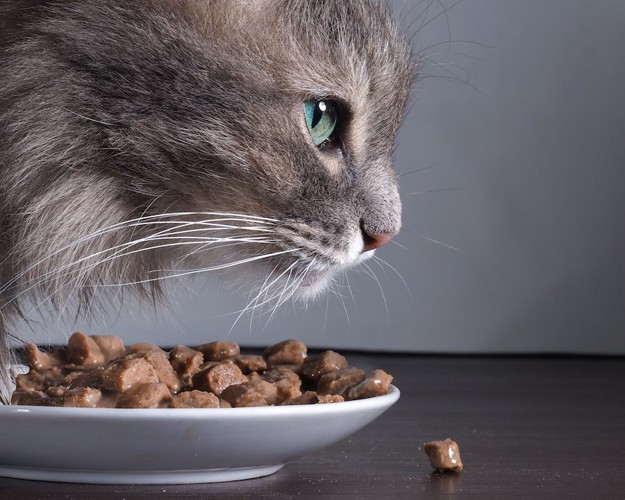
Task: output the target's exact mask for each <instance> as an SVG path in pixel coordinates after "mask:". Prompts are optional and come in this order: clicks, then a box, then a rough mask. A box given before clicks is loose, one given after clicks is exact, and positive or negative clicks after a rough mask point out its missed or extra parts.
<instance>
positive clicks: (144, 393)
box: [117, 382, 172, 408]
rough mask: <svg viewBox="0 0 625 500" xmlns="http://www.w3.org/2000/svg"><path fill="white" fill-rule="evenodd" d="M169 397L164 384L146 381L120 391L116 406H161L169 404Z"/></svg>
mask: <svg viewBox="0 0 625 500" xmlns="http://www.w3.org/2000/svg"><path fill="white" fill-rule="evenodd" d="M171 399H172V397H171V393H170V392H169V389H167V386H166V385H165V384H159V383H158V382H148V383H147V384H141V385H136V386H134V387H132V388H131V389H128V390H127V391H126V392H124V393H122V395H121V396H120V397H119V400H118V401H117V408H163V407H165V406H168V405H169V403H170V402H171Z"/></svg>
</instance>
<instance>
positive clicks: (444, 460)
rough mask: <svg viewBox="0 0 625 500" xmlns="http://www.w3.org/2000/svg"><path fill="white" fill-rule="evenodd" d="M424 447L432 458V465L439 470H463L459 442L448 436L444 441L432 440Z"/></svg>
mask: <svg viewBox="0 0 625 500" xmlns="http://www.w3.org/2000/svg"><path fill="white" fill-rule="evenodd" d="M423 449H424V450H425V453H427V456H428V458H429V459H430V464H431V465H432V467H433V468H434V469H436V470H439V471H461V470H462V468H463V465H462V460H461V459H460V448H459V447H458V443H456V442H455V441H453V440H451V439H449V438H447V439H445V440H444V441H430V442H429V443H425V445H424V447H423Z"/></svg>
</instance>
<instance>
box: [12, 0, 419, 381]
mask: <svg viewBox="0 0 625 500" xmlns="http://www.w3.org/2000/svg"><path fill="white" fill-rule="evenodd" d="M415 67H416V64H415V58H414V57H413V55H412V54H411V50H410V47H409V44H408V43H407V42H406V40H405V38H404V37H403V36H402V35H401V34H400V32H399V30H398V28H397V26H396V25H395V23H394V21H393V20H392V18H391V15H390V13H389V10H388V8H387V6H386V5H384V4H383V3H381V2H379V1H375V0H238V1H235V0H189V1H176V0H142V1H128V0H126V1H123V0H119V1H115V0H59V1H44V0H41V1H33V0H30V1H24V0H22V1H13V0H8V1H7V0H0V176H1V177H0V179H1V183H0V257H1V259H2V260H1V264H0V376H1V377H2V379H3V382H4V383H5V384H6V382H7V374H8V364H9V351H8V348H7V345H8V342H7V340H8V336H9V333H8V331H7V326H6V325H7V320H8V319H10V317H13V316H16V315H19V314H24V312H23V311H25V308H24V304H25V303H27V302H28V303H33V302H34V303H35V304H38V303H40V302H43V301H48V302H50V303H52V304H53V305H54V306H56V307H59V308H65V307H66V306H67V305H68V304H73V305H77V306H78V309H79V310H81V309H89V308H90V307H91V306H92V302H93V300H94V298H97V297H98V296H100V294H99V293H96V292H98V291H101V290H110V291H113V292H118V291H119V290H120V287H123V289H129V290H131V291H133V292H136V293H138V294H140V295H143V296H145V297H150V298H152V297H158V296H159V295H160V293H161V283H162V282H163V279H164V278H167V277H172V276H178V275H188V274H194V273H198V272H209V271H211V272H215V273H225V274H227V276H228V279H229V280H230V281H234V282H235V283H239V284H243V285H245V286H246V287H248V288H249V287H252V288H254V289H255V290H256V291H255V294H256V295H255V297H256V299H255V300H256V303H255V304H253V306H257V305H260V304H263V303H268V302H274V303H280V302H282V301H284V300H286V299H287V298H288V297H291V296H294V297H300V298H307V297H312V296H314V295H316V294H317V293H319V292H320V291H322V290H323V289H324V288H325V287H327V285H328V284H329V283H330V282H331V280H332V278H333V276H335V275H336V274H337V273H338V272H341V271H343V270H345V269H346V268H349V267H351V266H353V265H356V264H358V263H360V262H362V261H363V260H365V259H367V258H369V257H370V256H371V255H372V253H373V252H372V250H374V249H375V248H377V247H379V246H381V245H382V244H384V243H386V242H387V241H388V240H390V238H391V237H392V236H394V235H395V234H396V233H397V232H398V230H399V228H400V212H401V206H400V200H399V196H398V191H397V185H396V179H395V175H394V173H393V170H392V168H391V156H392V151H393V143H394V140H395V136H396V132H397V128H398V126H399V122H400V120H401V117H402V114H403V111H404V107H405V104H406V101H407V99H408V97H409V94H410V90H411V87H412V85H413V81H414V78H415ZM235 271H236V272H235ZM0 385H1V384H0Z"/></svg>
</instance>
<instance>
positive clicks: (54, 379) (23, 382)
mask: <svg viewBox="0 0 625 500" xmlns="http://www.w3.org/2000/svg"><path fill="white" fill-rule="evenodd" d="M64 378H65V377H64V376H63V374H62V373H61V370H59V369H58V368H52V369H50V370H46V371H43V372H38V371H32V370H31V371H30V372H28V373H23V374H20V375H18V376H17V377H15V387H16V389H18V390H21V391H25V392H29V391H45V390H46V389H47V388H48V387H54V386H57V385H61V384H62V383H63V380H64Z"/></svg>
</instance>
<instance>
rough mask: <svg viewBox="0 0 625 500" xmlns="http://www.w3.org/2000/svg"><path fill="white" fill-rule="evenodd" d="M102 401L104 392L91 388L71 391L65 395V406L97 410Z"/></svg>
mask: <svg viewBox="0 0 625 500" xmlns="http://www.w3.org/2000/svg"><path fill="white" fill-rule="evenodd" d="M100 399H102V392H101V391H99V390H98V389H93V388H91V387H81V388H77V389H70V390H68V391H66V392H65V394H63V406H74V407H80V408H96V407H97V406H99V405H98V403H99V402H100Z"/></svg>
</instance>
